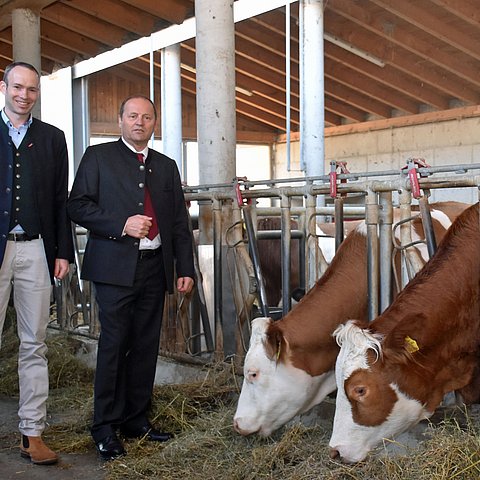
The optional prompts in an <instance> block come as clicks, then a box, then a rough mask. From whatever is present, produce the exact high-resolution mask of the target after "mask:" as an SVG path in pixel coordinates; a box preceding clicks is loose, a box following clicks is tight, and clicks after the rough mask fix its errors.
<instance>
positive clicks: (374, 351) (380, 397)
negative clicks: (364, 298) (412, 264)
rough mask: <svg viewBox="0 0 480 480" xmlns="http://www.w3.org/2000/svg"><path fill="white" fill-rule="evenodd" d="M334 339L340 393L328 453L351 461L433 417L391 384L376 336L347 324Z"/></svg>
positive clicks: (338, 329)
mask: <svg viewBox="0 0 480 480" xmlns="http://www.w3.org/2000/svg"><path fill="white" fill-rule="evenodd" d="M334 336H335V338H336V340H337V342H338V344H339V345H340V353H339V355H338V357H337V362H336V368H335V376H336V380H337V389H338V391H337V399H336V410H335V417H334V422H333V432H332V437H331V439H330V449H331V450H330V455H331V457H332V458H335V457H337V456H340V458H341V459H342V461H344V462H346V463H355V462H359V461H362V460H363V459H364V458H365V457H366V456H367V454H368V452H369V451H370V450H372V449H373V448H374V447H375V446H377V445H378V444H380V443H381V442H382V440H383V439H385V438H391V437H392V436H394V435H396V434H399V433H401V432H403V431H404V430H406V429H408V428H409V427H410V426H411V425H414V424H415V423H417V422H418V421H419V420H421V419H423V418H427V417H428V416H430V415H431V413H429V412H427V411H426V410H425V408H424V406H423V405H422V404H421V402H419V401H418V400H415V399H413V398H411V397H409V396H407V395H405V394H404V393H402V392H401V391H400V389H399V387H398V386H397V384H396V383H395V382H394V381H393V379H392V377H391V375H390V372H389V370H388V368H386V366H385V363H384V361H383V352H382V342H383V339H382V337H381V336H380V335H378V334H372V333H370V332H369V331H368V330H367V329H363V328H360V327H359V326H358V325H357V324H356V323H355V322H354V321H349V322H348V323H347V324H345V325H341V326H340V327H338V328H337V329H336V330H335V332H334Z"/></svg>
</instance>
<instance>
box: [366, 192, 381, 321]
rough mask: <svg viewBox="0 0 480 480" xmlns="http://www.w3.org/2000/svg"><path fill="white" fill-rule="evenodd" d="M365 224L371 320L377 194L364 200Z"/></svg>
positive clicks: (373, 312)
mask: <svg viewBox="0 0 480 480" xmlns="http://www.w3.org/2000/svg"><path fill="white" fill-rule="evenodd" d="M365 202H366V204H365V208H366V216H365V222H366V224H367V276H368V318H369V320H373V319H374V318H375V317H376V316H377V315H378V290H379V287H378V285H379V268H378V235H377V226H378V204H377V194H376V193H375V192H372V191H370V192H368V193H367V197H366V199H365Z"/></svg>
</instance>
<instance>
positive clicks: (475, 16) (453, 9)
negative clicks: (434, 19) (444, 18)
mask: <svg viewBox="0 0 480 480" xmlns="http://www.w3.org/2000/svg"><path fill="white" fill-rule="evenodd" d="M430 1H431V2H432V3H434V4H435V5H437V6H439V7H442V8H443V9H445V10H447V11H448V12H450V13H451V14H453V15H456V16H457V17H459V18H461V19H462V21H463V22H467V23H469V24H470V25H473V26H475V27H478V25H480V9H479V8H478V1H477V0H462V1H461V2H459V1H458V0H430Z"/></svg>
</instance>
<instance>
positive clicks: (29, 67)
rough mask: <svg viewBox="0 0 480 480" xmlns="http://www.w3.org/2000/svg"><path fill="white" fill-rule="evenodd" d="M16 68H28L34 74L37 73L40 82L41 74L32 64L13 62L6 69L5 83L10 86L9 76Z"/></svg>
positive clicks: (4, 73)
mask: <svg viewBox="0 0 480 480" xmlns="http://www.w3.org/2000/svg"><path fill="white" fill-rule="evenodd" d="M15 67H23V68H28V70H31V71H32V72H35V73H36V74H37V77H38V79H39V80H40V74H39V73H38V70H37V69H36V68H35V67H34V66H33V65H31V64H30V63H27V62H12V63H10V65H7V67H6V68H5V71H4V72H3V81H4V82H5V83H7V84H8V76H9V74H10V72H11V71H12V70H13V69H14V68H15Z"/></svg>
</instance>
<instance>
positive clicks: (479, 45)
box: [370, 0, 480, 60]
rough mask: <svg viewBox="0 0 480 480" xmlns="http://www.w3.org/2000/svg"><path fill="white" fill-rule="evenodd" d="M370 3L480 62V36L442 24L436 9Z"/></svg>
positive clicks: (388, 0) (382, 0) (389, 0)
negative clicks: (476, 36) (473, 35)
mask: <svg viewBox="0 0 480 480" xmlns="http://www.w3.org/2000/svg"><path fill="white" fill-rule="evenodd" d="M370 1H372V2H373V3H375V4H376V5H378V6H379V7H382V8H384V9H385V10H387V11H389V12H391V13H393V14H394V15H395V16H398V17H400V18H402V19H403V20H405V21H406V22H408V23H410V24H412V25H414V26H415V27H417V28H420V29H422V30H423V31H425V32H428V33H429V34H430V35H432V36H434V37H436V38H438V39H440V40H442V42H445V43H446V44H448V45H453V46H454V47H455V48H457V49H458V50H460V51H462V52H464V53H466V54H467V55H469V56H471V57H473V58H475V59H477V60H480V40H478V38H480V35H478V38H475V37H472V36H470V35H469V34H468V33H464V32H463V31H460V30H458V29H457V28H455V27H453V26H451V25H450V24H448V23H446V22H444V21H443V19H442V18H441V17H440V16H439V15H437V14H436V12H435V10H437V9H426V8H423V7H422V5H421V4H419V3H410V2H405V1H403V2H399V1H398V0H370ZM479 33H480V32H479Z"/></svg>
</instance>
